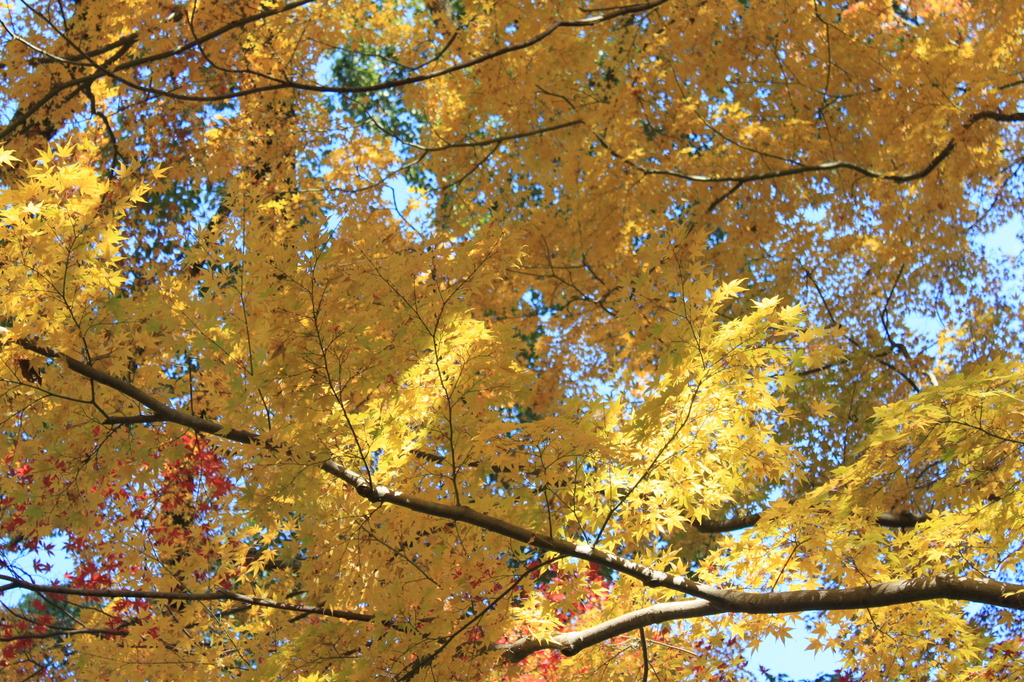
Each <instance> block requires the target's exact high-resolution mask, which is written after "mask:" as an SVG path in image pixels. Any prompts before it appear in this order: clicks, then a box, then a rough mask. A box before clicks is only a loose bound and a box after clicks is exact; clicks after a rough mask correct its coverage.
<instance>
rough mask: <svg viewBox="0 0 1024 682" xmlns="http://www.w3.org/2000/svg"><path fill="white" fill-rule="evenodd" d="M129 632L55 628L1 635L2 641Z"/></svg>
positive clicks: (110, 634) (125, 632) (117, 635)
mask: <svg viewBox="0 0 1024 682" xmlns="http://www.w3.org/2000/svg"><path fill="white" fill-rule="evenodd" d="M127 634H128V631H127V630H120V629H119V630H104V629H103V628H81V629H78V630H53V631H50V632H25V633H22V634H20V635H11V636H9V637H0V642H18V641H21V640H25V639H53V638H56V637H71V636H73V635H94V636H97V637H105V636H108V637H123V636H125V635H127Z"/></svg>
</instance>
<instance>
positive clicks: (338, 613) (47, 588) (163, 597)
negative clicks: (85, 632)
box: [0, 575, 376, 623]
mask: <svg viewBox="0 0 1024 682" xmlns="http://www.w3.org/2000/svg"><path fill="white" fill-rule="evenodd" d="M0 580H3V581H5V583H6V584H4V585H2V586H0V594H2V593H4V592H6V591H7V590H12V589H22V590H28V591H29V592H35V593H37V594H66V595H71V596H75V597H100V598H106V599H147V600H157V601H226V602H237V603H240V604H247V605H249V606H263V607H266V608H270V609H276V610H278V611H294V612H296V613H304V614H309V615H318V616H330V617H331V618H339V619H341V620H354V621H360V622H363V623H368V622H370V621H372V620H374V619H375V618H376V616H374V615H373V614H371V613H360V612H358V611H346V610H343V609H333V608H328V607H324V606H309V605H306V604H291V603H288V602H280V601H275V600H273V599H264V598H262V597H252V596H249V595H247V594H239V593H238V592H231V591H230V590H216V591H215V592H159V591H147V590H116V589H90V588H85V587H71V586H68V585H37V584H35V583H30V582H28V581H27V580H21V579H20V578H15V577H14V576H10V575H0Z"/></svg>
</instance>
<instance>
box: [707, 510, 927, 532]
mask: <svg viewBox="0 0 1024 682" xmlns="http://www.w3.org/2000/svg"><path fill="white" fill-rule="evenodd" d="M760 520H761V514H759V513H758V514H744V515H743V516H736V517H733V518H731V519H704V520H703V521H697V522H696V523H694V524H693V528H694V530H697V531H699V532H701V533H730V532H732V531H736V530H743V529H744V528H752V527H753V526H755V525H756V524H757V522H758V521H760ZM927 520H928V516H927V515H926V514H914V513H913V512H908V511H903V512H885V513H884V514H879V515H878V516H876V517H875V523H877V524H878V525H879V526H885V527H886V528H910V527H911V526H916V525H917V524H919V523H923V522H925V521H927Z"/></svg>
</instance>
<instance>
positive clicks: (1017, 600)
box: [495, 574, 1024, 662]
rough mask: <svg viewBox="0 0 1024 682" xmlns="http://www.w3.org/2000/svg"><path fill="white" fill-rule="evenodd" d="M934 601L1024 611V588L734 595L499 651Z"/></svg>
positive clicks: (902, 587)
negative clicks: (700, 621) (709, 620)
mask: <svg viewBox="0 0 1024 682" xmlns="http://www.w3.org/2000/svg"><path fill="white" fill-rule="evenodd" d="M933 599H956V600H959V601H971V602H975V603H979V604H991V605H993V606H1002V607H1005V608H1011V609H1018V610H1020V609H1024V585H1016V584H1013V583H1005V582H1001V581H998V580H990V579H987V578H959V577H954V576H948V575H941V574H940V575H937V576H923V577H919V578H911V579H909V580H893V581H890V582H885V583H880V584H878V585H870V586H867V587H854V588H849V589H825V590H793V591H790V592H771V593H754V592H739V591H729V595H728V602H729V606H728V607H727V608H724V609H723V608H720V607H717V606H715V605H713V604H711V603H710V602H708V601H706V600H704V599H687V600H686V601H680V602H668V603H665V604H655V605H654V606H648V607H647V608H644V609H639V610H637V611H633V612H631V613H627V614H625V615H622V616H619V617H618V618H613V619H611V620H609V621H606V622H604V623H601V624H599V625H595V626H593V627H590V628H587V629H585V630H580V631H578V632H566V633H563V634H560V635H555V636H553V637H547V638H537V637H522V638H520V639H518V640H516V641H514V642H510V643H507V644H498V645H496V647H495V648H497V649H500V650H504V651H505V658H506V659H507V660H508V661H510V662H518V661H521V660H523V659H524V658H526V657H527V656H529V655H530V654H532V653H534V652H536V651H540V650H542V649H557V650H558V651H560V652H561V653H563V654H564V655H566V656H572V655H573V654H577V653H579V652H580V651H582V650H583V649H586V648H587V647H591V646H594V645H595V644H599V643H601V642H604V641H607V640H608V639H611V638H612V637H618V636H620V635H624V634H626V633H628V632H630V631H632V630H636V629H638V628H644V627H647V626H650V625H656V624H658V623H666V622H668V621H673V620H683V619H687V618H700V617H703V616H710V615H714V614H718V613H798V612H802V611H840V610H847V609H870V608H878V607H881V606H893V605H896V604H908V603H912V602H919V601H927V600H933Z"/></svg>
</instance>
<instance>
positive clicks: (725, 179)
mask: <svg viewBox="0 0 1024 682" xmlns="http://www.w3.org/2000/svg"><path fill="white" fill-rule="evenodd" d="M980 121H997V122H1000V123H1020V122H1024V112H1021V111H979V112H977V113H974V114H972V115H971V116H969V117H968V118H967V120H966V121H964V123H963V129H964V130H969V129H970V128H972V127H973V126H974V125H975V124H976V123H978V122H980ZM605 146H606V147H607V145H605ZM955 148H956V140H955V139H950V140H949V141H948V142H947V143H946V145H945V146H944V147H943V148H942V149H941V150H940V151H939V152H938V153H937V154H936V155H935V156H933V157H932V159H931V160H930V161H929V162H928V163H927V164H925V165H924V167H922V168H920V169H919V170H917V171H914V172H912V173H883V172H880V171H876V170H872V169H870V168H865V167H864V166H860V165H858V164H855V163H851V162H849V161H828V162H825V163H820V164H802V163H801V164H796V165H794V166H793V167H791V168H784V169H782V170H777V171H768V172H765V173H754V174H751V175H694V174H691V173H683V172H680V171H673V170H665V169H660V168H648V167H646V166H642V165H640V164H638V163H636V162H634V161H631V160H629V159H627V158H625V156H623V155H622V154H618V153H617V152H615V151H613V150H611V148H608V150H609V151H610V152H611V153H612V155H613V156H615V157H616V158H620V159H622V160H623V162H624V163H625V164H626V165H628V166H630V167H631V168H635V169H636V170H638V171H640V172H641V173H643V174H644V175H665V176H669V177H673V178H679V179H681V180H687V181H689V182H699V183H712V184H715V183H732V184H733V187H731V188H730V189H729V190H728V191H727V192H726V193H725V194H724V195H722V196H720V197H718V198H716V199H715V200H714V201H713V202H712V203H711V205H710V206H709V208H708V212H709V213H710V212H713V211H714V209H716V208H717V207H718V205H719V204H721V203H722V202H723V201H724V200H725V199H726V198H728V197H729V196H730V195H732V194H733V193H734V192H736V190H738V189H739V188H740V187H742V186H743V185H745V184H747V183H748V182H756V181H758V180H775V179H778V178H785V177H789V176H791V175H804V174H808V173H827V172H832V171H837V170H849V171H853V172H855V173H859V174H860V175H863V176H865V177H868V178H874V179H876V180H888V181H890V182H895V183H898V184H903V183H907V182H913V181H915V180H920V179H922V178H924V177H926V176H928V175H929V174H931V172H932V171H934V170H935V169H936V168H938V166H939V164H941V163H942V162H943V161H945V160H946V158H947V157H949V155H950V154H952V153H953V150H954V149H955Z"/></svg>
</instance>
